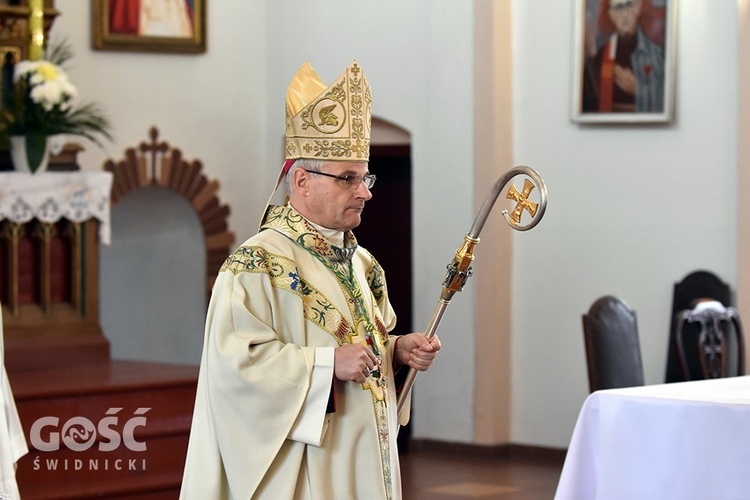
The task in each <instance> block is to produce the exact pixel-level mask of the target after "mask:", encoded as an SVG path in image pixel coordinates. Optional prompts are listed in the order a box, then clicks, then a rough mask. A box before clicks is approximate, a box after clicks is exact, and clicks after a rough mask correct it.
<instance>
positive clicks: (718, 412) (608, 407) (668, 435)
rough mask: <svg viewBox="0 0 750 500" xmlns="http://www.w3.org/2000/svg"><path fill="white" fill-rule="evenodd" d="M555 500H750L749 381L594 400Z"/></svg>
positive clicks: (656, 388) (633, 391) (653, 388)
mask: <svg viewBox="0 0 750 500" xmlns="http://www.w3.org/2000/svg"><path fill="white" fill-rule="evenodd" d="M555 499H556V500H591V499H598V500H619V499H623V500H625V499H627V500H634V499H638V500H649V499H654V500H657V499H658V500H671V499H680V500H690V499H695V500H707V499H711V500H730V499H731V500H735V499H736V500H739V499H744V500H747V499H750V376H743V377H731V378H723V379H714V380H701V381H693V382H680V383H673V384H659V385H650V386H643V387H632V388H626V389H610V390H604V391H597V392H594V393H592V394H591V395H589V397H588V398H587V399H586V401H585V403H584V405H583V408H582V409H581V412H580V415H579V417H578V422H577V423H576V426H575V429H574V431H573V436H572V438H571V442H570V446H569V448H568V454H567V457H566V459H565V465H564V467H563V471H562V475H561V477H560V482H559V484H558V489H557V494H556V496H555Z"/></svg>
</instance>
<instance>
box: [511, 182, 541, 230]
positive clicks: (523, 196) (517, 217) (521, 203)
mask: <svg viewBox="0 0 750 500" xmlns="http://www.w3.org/2000/svg"><path fill="white" fill-rule="evenodd" d="M533 189H534V183H533V182H531V181H530V180H529V179H524V181H523V191H521V192H520V193H519V192H518V190H517V189H516V186H514V185H512V184H511V186H510V189H508V196H507V198H508V199H510V200H514V201H515V202H516V208H514V209H513V211H512V212H511V213H510V216H509V218H510V220H511V221H513V223H514V224H520V223H521V215H523V211H524V210H526V211H527V212H529V214H530V215H531V216H532V217H534V215H536V210H537V208H538V205H537V204H536V203H534V202H533V201H529V199H528V198H529V195H530V194H531V191H532V190H533Z"/></svg>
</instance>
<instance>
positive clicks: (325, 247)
mask: <svg viewBox="0 0 750 500" xmlns="http://www.w3.org/2000/svg"><path fill="white" fill-rule="evenodd" d="M264 230H274V231H277V232H279V233H281V234H283V235H285V236H287V237H288V238H289V239H291V240H292V241H294V242H295V243H296V244H298V245H300V246H301V247H302V248H304V249H305V250H307V251H308V252H309V253H310V254H311V255H312V256H313V257H315V259H316V260H318V261H319V262H320V263H321V264H323V265H324V266H325V267H326V268H327V269H328V270H330V272H331V273H332V274H333V275H334V276H335V278H336V281H337V283H338V285H339V287H340V289H341V291H342V293H343V295H344V297H345V298H346V303H347V306H348V309H349V311H348V313H349V314H348V315H347V314H345V313H344V312H342V311H340V310H339V309H338V308H337V307H336V306H335V305H334V304H333V302H332V301H331V300H330V299H329V298H328V297H326V296H325V295H324V294H323V293H322V292H321V291H320V290H319V289H318V288H316V287H315V286H314V285H313V284H312V283H309V282H307V281H306V280H305V279H304V278H303V277H301V276H300V272H299V269H298V268H297V263H296V262H294V261H293V260H292V259H289V258H287V257H284V256H281V255H276V254H273V253H271V252H269V251H267V250H266V249H264V248H262V247H259V246H243V247H240V248H239V249H237V250H236V251H235V252H234V253H233V254H232V255H231V256H229V258H227V260H226V261H225V262H224V264H223V265H222V267H221V269H220V272H222V271H230V272H232V273H234V274H238V273H240V272H251V273H263V274H266V275H267V276H268V278H269V280H270V283H271V286H273V287H275V288H277V289H280V290H284V291H286V292H289V293H293V294H295V295H297V296H298V297H300V299H301V300H302V304H303V311H304V316H305V319H307V320H308V321H311V322H312V323H314V324H315V325H317V326H318V327H319V328H320V329H322V330H324V331H325V332H327V333H328V334H330V335H331V336H332V337H333V338H335V339H336V342H337V343H338V344H339V345H344V344H354V343H360V344H365V345H367V346H368V347H369V348H370V349H371V350H372V351H373V353H374V354H375V356H376V357H377V358H378V367H377V368H376V370H374V371H373V372H372V374H371V376H370V377H369V378H368V379H367V380H366V381H365V382H364V383H363V384H362V389H363V390H368V391H370V393H371V395H372V403H373V410H374V415H375V421H376V424H377V432H378V443H379V446H380V462H381V465H382V471H383V481H384V483H385V484H384V485H385V491H386V492H387V494H388V497H389V498H390V495H391V492H392V491H393V489H392V471H391V463H392V461H391V446H390V432H391V429H390V424H389V418H388V406H389V404H391V402H390V401H389V394H388V378H387V376H388V375H389V372H390V370H391V368H390V366H389V362H387V360H386V353H387V348H388V342H389V337H388V332H387V330H386V327H385V325H384V324H383V320H382V318H381V317H380V313H379V310H378V307H375V306H376V305H379V304H381V302H382V301H383V300H385V299H386V293H385V279H384V276H383V271H382V269H381V267H380V265H379V264H378V263H377V261H375V259H374V258H372V264H371V265H370V267H369V268H368V269H366V270H365V277H366V281H367V288H368V289H369V292H370V293H366V292H367V291H368V290H366V291H365V293H363V290H362V288H361V287H360V285H359V283H358V282H357V279H356V276H355V273H354V265H353V263H352V257H353V255H354V253H355V252H356V250H357V240H356V239H355V238H354V235H353V234H352V233H351V232H346V233H345V234H344V240H345V245H344V246H345V248H343V249H341V248H338V247H335V246H333V245H331V244H330V243H329V242H328V240H327V239H326V238H325V237H324V236H323V235H322V234H321V233H320V232H319V231H318V230H317V229H315V228H314V227H313V226H312V225H310V224H309V223H308V222H307V220H306V219H305V218H304V217H302V215H300V214H299V213H298V212H296V211H295V210H294V209H292V208H289V207H277V206H271V207H269V209H268V212H267V213H266V216H265V218H264V223H263V225H262V226H261V231H264ZM368 256H369V254H368ZM369 257H371V256H369ZM368 300H369V302H370V303H369V307H368ZM349 318H351V320H350V319H349Z"/></svg>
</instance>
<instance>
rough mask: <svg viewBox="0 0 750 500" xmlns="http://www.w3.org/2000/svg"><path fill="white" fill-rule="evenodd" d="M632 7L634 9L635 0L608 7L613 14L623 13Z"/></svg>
mask: <svg viewBox="0 0 750 500" xmlns="http://www.w3.org/2000/svg"><path fill="white" fill-rule="evenodd" d="M633 7H635V0H628V1H627V2H621V3H618V4H616V5H610V6H609V10H613V11H615V12H624V11H625V10H627V9H632V8H633Z"/></svg>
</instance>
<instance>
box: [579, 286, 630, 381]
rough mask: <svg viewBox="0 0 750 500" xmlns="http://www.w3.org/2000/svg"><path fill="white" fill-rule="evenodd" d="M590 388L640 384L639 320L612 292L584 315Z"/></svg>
mask: <svg viewBox="0 0 750 500" xmlns="http://www.w3.org/2000/svg"><path fill="white" fill-rule="evenodd" d="M583 337H584V341H585V344H586V361H587V366H588V375H589V390H590V391H591V392H594V391H598V390H600V389H614V388H618V387H634V386H639V385H643V362H642V359H641V346H640V340H639V338H638V321H637V319H636V315H635V312H634V311H633V310H632V309H631V308H630V306H628V304H627V303H626V302H625V301H624V300H622V299H620V298H618V297H614V296H611V295H607V296H604V297H601V298H599V299H597V300H596V301H595V302H594V303H593V304H592V305H591V308H590V309H589V312H588V314H584V315H583Z"/></svg>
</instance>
